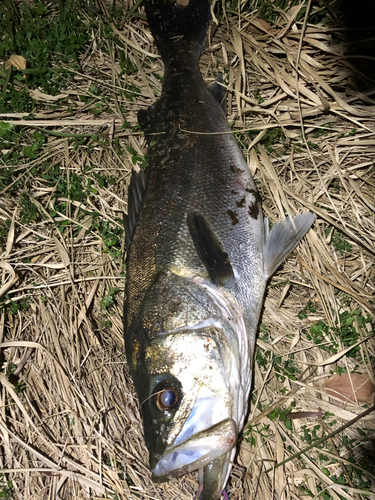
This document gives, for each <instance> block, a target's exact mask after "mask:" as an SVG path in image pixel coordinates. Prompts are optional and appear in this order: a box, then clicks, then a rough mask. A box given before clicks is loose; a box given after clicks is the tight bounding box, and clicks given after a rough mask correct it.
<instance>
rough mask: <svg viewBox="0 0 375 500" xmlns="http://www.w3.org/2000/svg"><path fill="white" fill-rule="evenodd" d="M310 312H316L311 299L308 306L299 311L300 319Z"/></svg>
mask: <svg viewBox="0 0 375 500" xmlns="http://www.w3.org/2000/svg"><path fill="white" fill-rule="evenodd" d="M308 312H310V313H314V312H316V309H315V307H314V304H313V303H312V302H311V300H309V301H308V303H307V304H306V306H305V307H304V308H303V309H301V310H300V311H299V313H298V314H297V317H298V319H306V318H307V313H308Z"/></svg>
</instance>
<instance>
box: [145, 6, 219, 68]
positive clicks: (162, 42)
mask: <svg viewBox="0 0 375 500" xmlns="http://www.w3.org/2000/svg"><path fill="white" fill-rule="evenodd" d="M145 8H146V15H147V21H148V24H149V26H150V29H151V33H152V35H153V37H154V39H155V43H156V45H157V47H158V50H159V52H160V54H161V56H162V58H163V60H164V63H168V61H169V60H170V59H171V58H176V57H177V58H178V57H181V58H182V59H184V58H185V57H186V55H187V53H188V54H192V56H193V58H194V59H196V60H197V61H198V59H199V57H200V55H201V52H202V47H203V42H204V39H205V36H206V32H207V28H208V25H209V22H210V20H211V12H210V4H209V2H208V0H146V1H145Z"/></svg>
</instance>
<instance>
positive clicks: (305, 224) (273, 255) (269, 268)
mask: <svg viewBox="0 0 375 500" xmlns="http://www.w3.org/2000/svg"><path fill="white" fill-rule="evenodd" d="M314 220H315V216H314V215H313V214H311V213H306V214H301V215H298V216H297V217H295V218H294V219H292V220H291V219H290V218H289V217H287V218H286V219H285V220H284V221H283V222H280V223H278V224H275V225H274V226H273V228H272V229H271V231H270V232H269V233H268V231H266V241H265V245H264V248H263V258H264V277H265V279H268V278H269V277H270V276H272V274H273V273H274V272H275V271H276V269H277V268H278V267H279V266H280V264H281V263H282V262H283V261H284V260H285V258H286V257H287V255H288V254H289V253H290V252H292V251H293V250H294V249H295V247H296V246H297V245H298V243H299V242H300V240H301V239H302V238H303V237H304V236H305V234H306V233H307V231H308V230H309V229H310V227H311V225H312V224H313V222H314ZM267 233H268V234H267Z"/></svg>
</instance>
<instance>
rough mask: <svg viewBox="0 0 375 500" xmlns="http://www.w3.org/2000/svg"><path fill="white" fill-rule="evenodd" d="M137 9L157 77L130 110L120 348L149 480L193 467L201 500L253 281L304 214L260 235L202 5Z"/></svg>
mask: <svg viewBox="0 0 375 500" xmlns="http://www.w3.org/2000/svg"><path fill="white" fill-rule="evenodd" d="M144 5H145V9H146V16H147V21H148V24H149V27H150V29H151V33H152V35H153V38H154V40H155V43H156V46H157V48H158V51H159V53H160V54H161V56H162V59H163V63H164V80H163V84H162V92H161V96H160V97H159V99H158V100H157V101H156V102H155V103H154V104H152V105H151V106H150V107H148V108H147V109H141V110H140V111H139V113H138V121H139V124H140V126H141V128H142V130H143V132H144V134H145V138H146V141H147V145H148V166H147V173H146V172H144V171H143V170H142V169H141V170H140V171H138V172H137V171H133V173H132V176H131V181H130V185H129V194H128V214H127V216H126V220H125V232H126V248H127V257H126V285H125V295H126V300H125V306H124V338H125V350H126V356H127V363H128V366H129V370H130V373H131V375H132V378H133V381H134V385H135V389H136V391H137V394H138V399H139V403H140V408H141V412H142V417H143V426H144V437H145V443H146V446H147V448H148V452H149V462H150V469H151V472H152V478H153V480H154V481H156V482H158V481H166V480H169V479H171V478H175V477H179V476H181V475H183V474H185V473H188V472H192V471H198V478H199V483H200V487H199V490H198V492H199V494H200V498H201V500H217V499H219V498H220V497H221V495H222V492H223V490H224V488H225V485H226V483H227V481H228V477H229V475H230V471H231V468H232V464H233V460H234V458H235V454H236V443H237V439H238V435H239V433H240V431H241V429H242V428H243V426H244V423H245V417H246V415H247V412H248V405H249V403H248V401H249V394H250V389H251V383H252V372H253V356H254V350H255V343H256V334H257V329H258V323H259V318H260V315H261V311H262V307H263V301H264V295H265V290H266V285H267V281H268V279H269V278H270V276H272V274H273V273H274V272H275V271H276V269H277V268H278V267H279V266H280V264H281V263H282V262H283V261H284V259H285V258H286V256H287V255H288V254H289V253H290V252H291V251H292V250H293V249H294V248H295V247H296V245H297V244H298V243H299V241H300V240H301V238H303V236H304V235H305V234H306V232H307V231H308V230H309V228H310V226H311V225H312V224H313V222H314V215H313V214H311V213H304V214H300V215H298V216H297V217H295V218H294V219H290V218H286V219H285V220H284V221H282V222H280V223H277V224H274V225H273V227H272V229H271V230H269V225H268V221H267V220H266V219H265V218H264V217H263V213H262V207H261V199H260V196H259V193H258V191H257V188H256V185H255V182H254V180H253V178H252V176H251V174H250V171H249V168H248V165H247V163H246V161H245V160H244V158H243V155H242V153H241V151H240V149H239V147H238V145H237V143H236V141H235V138H234V135H233V133H232V131H231V129H230V127H229V125H228V121H227V118H226V115H225V113H224V111H223V105H222V103H223V101H225V91H224V90H223V86H222V85H221V84H220V81H217V82H216V83H214V84H213V85H211V86H207V85H206V84H205V82H204V80H203V78H202V75H201V73H200V70H199V64H198V63H199V59H200V55H201V52H202V48H203V45H204V41H205V37H206V32H207V29H208V26H209V23H210V20H211V13H210V4H209V2H208V0H180V1H176V0H174V1H172V0H145V1H144Z"/></svg>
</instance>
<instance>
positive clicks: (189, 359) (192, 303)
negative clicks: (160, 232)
mask: <svg viewBox="0 0 375 500" xmlns="http://www.w3.org/2000/svg"><path fill="white" fill-rule="evenodd" d="M171 291H172V292H173V293H171ZM126 338H128V339H129V341H128V342H127V353H128V360H129V365H130V367H131V369H132V374H133V380H134V383H135V387H136V390H137V392H138V397H139V401H140V405H141V410H142V415H143V422H144V435H145V442H146V446H147V448H148V451H149V457H150V468H151V471H152V473H153V479H154V481H165V480H167V479H169V478H173V477H178V476H181V475H183V474H185V473H187V472H192V471H194V470H200V471H203V476H204V477H203V490H202V495H203V497H202V498H210V499H216V498H219V497H220V495H221V492H222V490H223V488H224V485H225V483H226V481H227V479H228V476H229V473H230V469H231V462H232V459H233V456H234V452H235V443H236V439H237V435H238V431H239V430H240V429H241V427H242V425H243V420H244V415H245V413H246V409H247V398H248V392H249V387H250V381H249V374H250V373H251V370H250V363H251V361H250V359H251V357H250V356H249V353H248V349H247V335H246V330H245V326H244V323H243V319H242V315H241V312H240V310H239V309H238V308H237V307H236V305H235V304H234V303H232V302H231V301H230V300H229V298H228V297H227V295H226V293H225V292H223V291H222V290H220V289H219V288H218V287H215V286H213V285H212V284H209V283H208V282H204V280H203V281H202V280H200V279H195V278H194V279H186V278H185V277H181V276H177V275H175V274H174V273H171V272H166V273H161V274H160V275H159V276H158V277H157V279H156V280H155V284H154V286H153V287H152V289H151V290H150V291H149V293H148V294H147V297H145V299H144V302H143V305H142V308H141V309H140V310H139V313H138V315H137V318H136V319H135V321H134V322H133V324H132V325H131V328H130V329H129V332H128V336H127V337H126Z"/></svg>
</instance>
